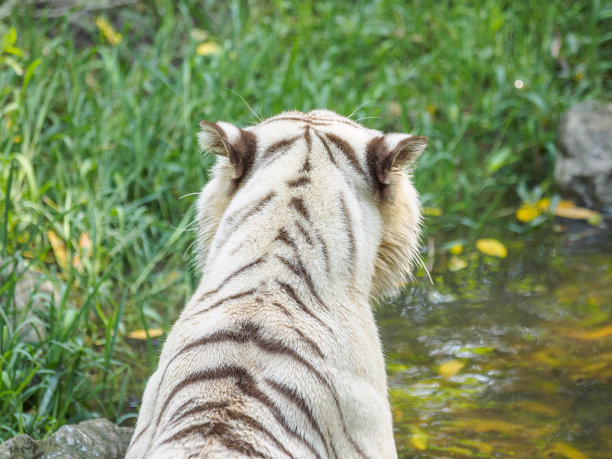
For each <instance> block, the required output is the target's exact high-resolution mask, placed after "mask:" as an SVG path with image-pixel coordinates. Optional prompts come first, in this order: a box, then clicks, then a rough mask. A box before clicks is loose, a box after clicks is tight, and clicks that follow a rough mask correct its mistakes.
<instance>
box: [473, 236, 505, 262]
mask: <svg viewBox="0 0 612 459" xmlns="http://www.w3.org/2000/svg"><path fill="white" fill-rule="evenodd" d="M476 248H477V249H478V250H480V251H481V252H482V253H484V254H485V255H490V256H492V257H499V258H506V256H507V255H508V249H506V246H504V244H502V243H501V242H499V241H498V240H497V239H478V240H477V241H476Z"/></svg>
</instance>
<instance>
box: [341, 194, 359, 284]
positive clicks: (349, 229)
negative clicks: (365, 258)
mask: <svg viewBox="0 0 612 459" xmlns="http://www.w3.org/2000/svg"><path fill="white" fill-rule="evenodd" d="M340 211H341V213H342V218H343V220H344V224H345V226H346V233H347V235H348V245H349V257H350V258H349V261H348V266H349V272H350V273H351V275H352V273H353V268H354V264H355V252H356V250H357V244H356V243H355V235H354V233H353V220H352V218H351V214H350V212H349V210H348V207H347V205H346V202H344V198H342V197H340Z"/></svg>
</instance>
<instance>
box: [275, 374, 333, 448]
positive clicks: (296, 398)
mask: <svg viewBox="0 0 612 459" xmlns="http://www.w3.org/2000/svg"><path fill="white" fill-rule="evenodd" d="M264 381H265V382H266V383H268V384H269V385H270V386H271V387H272V388H273V389H274V390H276V391H277V392H279V393H280V394H281V395H282V396H283V397H284V398H286V399H287V400H289V401H290V402H292V403H293V404H294V405H295V406H296V407H297V408H298V409H299V410H300V411H301V412H302V414H303V415H304V416H305V417H306V419H308V422H309V423H310V425H311V427H312V428H313V430H314V431H315V432H316V433H317V435H318V436H319V439H320V440H321V443H323V446H325V451H326V452H327V455H328V456H329V444H331V439H326V438H325V437H324V436H323V432H322V431H321V426H319V423H318V422H317V420H316V419H315V417H314V415H313V414H312V409H311V408H310V406H309V405H308V403H307V402H306V400H305V399H304V397H302V396H301V395H300V394H299V393H298V392H297V391H296V390H295V389H292V388H291V387H289V386H286V385H285V384H282V383H279V382H277V381H274V380H272V379H270V378H264ZM332 449H334V447H333V445H332ZM334 451H335V450H334Z"/></svg>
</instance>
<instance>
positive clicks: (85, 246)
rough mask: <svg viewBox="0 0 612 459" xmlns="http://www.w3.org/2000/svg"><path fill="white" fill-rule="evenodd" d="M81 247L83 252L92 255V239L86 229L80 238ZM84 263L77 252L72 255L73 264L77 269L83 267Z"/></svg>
mask: <svg viewBox="0 0 612 459" xmlns="http://www.w3.org/2000/svg"><path fill="white" fill-rule="evenodd" d="M79 249H81V251H82V252H85V254H86V255H87V257H88V258H89V257H91V239H90V238H89V235H88V234H87V233H86V232H85V231H83V232H82V233H81V237H80V238H79ZM82 265H83V263H82V261H81V256H80V255H78V254H77V255H75V256H74V257H72V266H74V267H75V268H77V269H81V267H82Z"/></svg>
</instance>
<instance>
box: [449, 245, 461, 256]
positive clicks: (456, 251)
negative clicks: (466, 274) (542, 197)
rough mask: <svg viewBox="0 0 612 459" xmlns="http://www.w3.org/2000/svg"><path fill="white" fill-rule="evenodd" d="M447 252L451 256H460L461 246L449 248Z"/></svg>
mask: <svg viewBox="0 0 612 459" xmlns="http://www.w3.org/2000/svg"><path fill="white" fill-rule="evenodd" d="M448 251H449V252H450V253H451V254H453V255H461V252H463V245H461V244H455V245H453V246H452V247H451V248H449V249H448Z"/></svg>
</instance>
